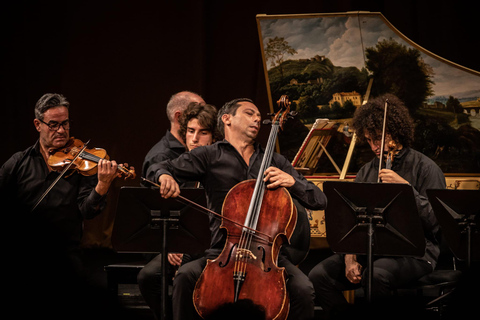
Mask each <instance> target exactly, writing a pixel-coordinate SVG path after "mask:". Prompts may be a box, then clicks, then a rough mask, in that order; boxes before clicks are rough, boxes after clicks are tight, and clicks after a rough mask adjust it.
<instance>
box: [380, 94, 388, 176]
mask: <svg viewBox="0 0 480 320" xmlns="http://www.w3.org/2000/svg"><path fill="white" fill-rule="evenodd" d="M387 108H388V99H387V100H385V112H384V114H383V128H382V142H381V145H380V160H379V163H378V177H377V182H380V170H381V169H382V162H383V151H384V148H385V131H386V130H385V128H386V127H387Z"/></svg>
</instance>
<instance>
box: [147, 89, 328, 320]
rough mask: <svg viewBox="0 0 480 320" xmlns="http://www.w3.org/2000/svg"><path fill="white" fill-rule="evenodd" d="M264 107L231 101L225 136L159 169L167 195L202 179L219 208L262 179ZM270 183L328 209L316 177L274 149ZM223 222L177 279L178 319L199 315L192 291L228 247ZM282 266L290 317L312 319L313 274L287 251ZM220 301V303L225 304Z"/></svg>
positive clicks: (221, 124) (222, 119)
mask: <svg viewBox="0 0 480 320" xmlns="http://www.w3.org/2000/svg"><path fill="white" fill-rule="evenodd" d="M260 120H261V116H260V112H259V111H258V108H257V107H256V106H255V104H254V103H253V102H252V100H250V99H246V98H241V99H235V100H232V101H230V102H227V103H226V104H225V105H224V106H223V107H222V108H221V109H220V111H219V113H218V121H217V126H218V129H219V131H220V133H221V134H222V135H223V136H224V140H223V141H218V142H216V143H214V144H213V145H211V146H206V147H200V148H196V149H194V150H192V151H190V152H188V153H184V154H182V155H181V156H179V157H178V158H177V159H174V160H169V161H165V162H162V163H161V166H160V167H159V169H158V170H157V171H156V172H155V178H156V179H155V181H158V182H159V183H160V186H161V187H160V193H161V195H162V197H164V198H169V197H176V196H178V195H179V193H180V188H179V185H178V183H183V182H185V181H200V182H201V183H202V185H203V186H204V188H205V192H206V196H207V205H208V208H209V209H210V210H213V211H215V212H216V213H219V214H220V213H221V212H222V205H223V202H224V199H225V197H226V195H227V193H228V192H229V190H230V189H232V188H233V187H234V186H235V185H237V184H238V183H239V182H242V181H244V180H248V179H256V178H257V174H258V172H259V169H260V165H261V162H262V159H263V157H264V149H263V148H262V147H261V146H260V145H259V144H258V143H257V142H256V141H255V139H256V138H257V135H258V132H259V129H260ZM263 179H264V181H265V182H266V183H267V188H271V189H275V188H278V187H285V188H286V189H287V190H288V191H289V192H290V194H291V195H292V197H295V198H296V199H297V200H298V201H299V202H300V203H301V204H302V205H304V206H305V207H307V208H311V209H323V208H325V206H326V197H325V195H324V194H323V192H322V191H321V190H320V189H319V188H318V187H316V186H315V185H314V184H313V183H311V182H309V181H307V180H306V179H305V178H304V177H303V176H301V175H300V174H298V173H297V172H296V171H295V169H294V168H293V167H292V165H291V164H290V162H289V161H288V160H287V159H286V158H285V157H283V156H281V155H279V154H277V153H274V154H273V158H272V162H271V166H270V167H269V168H268V169H267V170H266V171H265V176H264V178H263ZM220 224H221V222H220V221H219V220H217V219H213V216H211V220H210V231H211V236H212V241H211V245H210V249H208V250H207V251H206V252H205V255H204V256H203V257H201V258H199V259H197V260H194V261H191V262H189V263H186V264H184V265H182V266H181V267H180V268H179V270H178V272H177V274H176V276H175V279H174V282H173V296H172V303H173V316H174V319H182V320H186V319H195V318H196V317H198V315H197V313H196V311H195V309H194V306H193V303H192V296H193V292H194V288H195V285H196V282H197V280H198V279H199V277H200V275H201V273H202V271H203V268H204V267H205V265H206V262H207V259H215V258H216V257H217V256H218V255H219V254H220V253H221V251H222V249H223V246H224V243H225V234H224V233H222V232H221V231H220V228H219V226H220ZM278 266H279V267H285V268H286V272H287V278H288V280H287V282H286V288H287V291H288V292H289V296H290V313H289V319H311V318H312V317H313V313H314V303H313V299H314V290H313V287H312V284H311V283H310V281H309V280H308V278H307V276H306V275H305V274H303V272H302V271H301V270H300V269H298V268H297V267H296V266H295V265H294V264H292V263H291V262H290V261H288V259H287V258H286V257H285V256H283V255H282V254H280V255H279V257H278ZM219 307H220V306H219Z"/></svg>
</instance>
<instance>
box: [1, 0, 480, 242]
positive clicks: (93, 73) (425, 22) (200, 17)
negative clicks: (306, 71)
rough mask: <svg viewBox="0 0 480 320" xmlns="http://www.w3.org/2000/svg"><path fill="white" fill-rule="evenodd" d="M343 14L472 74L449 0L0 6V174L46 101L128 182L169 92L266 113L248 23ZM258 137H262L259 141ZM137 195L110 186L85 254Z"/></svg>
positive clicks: (458, 10) (463, 20)
mask: <svg viewBox="0 0 480 320" xmlns="http://www.w3.org/2000/svg"><path fill="white" fill-rule="evenodd" d="M345 11H371V12H381V13H382V14H383V15H384V16H385V17H386V19H387V20H389V21H390V22H391V23H392V24H393V25H394V26H395V27H396V28H397V29H398V30H399V31H400V32H401V33H403V34H404V35H405V36H406V37H408V38H409V39H411V40H412V41H414V42H416V43H417V44H418V45H420V46H422V47H424V48H425V49H427V50H429V51H431V52H433V53H434V54H437V55H438V56H440V57H443V58H445V59H448V60H450V61H452V62H455V63H457V64H460V65H462V66H465V67H468V68H471V69H474V70H480V61H479V59H478V49H477V47H478V44H479V43H480V41H479V40H480V36H479V27H478V11H477V10H476V8H473V7H471V6H470V5H468V4H464V3H463V1H458V0H457V1H451V0H450V1H448V0H438V1H414V0H402V1H392V0H384V1H380V0H377V1H374V0H371V1H354V0H350V1H349V0H345V1H340V0H339V1H331V0H330V1H301V0H296V1H283V0H278V1H260V0H256V1H250V0H243V1H239V0H175V1H146V0H136V1H125V0H123V1H122V0H96V1H92V0H84V1H9V3H8V4H5V3H3V4H2V8H1V10H0V12H1V13H0V14H1V16H0V20H1V24H2V26H1V29H0V30H1V32H2V35H1V38H0V39H1V40H0V41H1V58H0V63H1V72H0V74H1V83H0V92H1V98H2V101H1V104H2V109H1V110H2V113H1V114H2V119H1V126H0V128H1V137H2V141H3V146H2V150H1V152H0V163H4V162H5V161H6V160H7V159H8V158H9V157H10V156H11V155H12V154H13V153H14V152H17V151H21V150H24V149H26V148H27V147H28V146H30V145H32V144H33V143H34V142H35V141H36V139H37V138H38V133H37V132H36V131H35V129H34V126H33V118H34V114H33V108H34V105H35V102H36V101H37V100H38V99H39V98H40V97H41V96H42V95H43V94H44V93H47V92H57V93H62V94H64V95H65V96H66V97H67V99H68V100H69V101H70V103H71V108H70V118H71V119H72V121H73V122H74V126H73V127H72V129H71V135H73V136H75V137H76V138H79V139H81V140H84V141H87V140H89V139H90V140H91V142H90V146H91V147H101V148H104V149H106V150H107V151H108V154H109V155H110V157H111V158H112V159H115V160H117V161H118V162H128V163H129V164H130V165H133V166H134V167H135V168H136V169H137V172H140V170H141V167H142V162H143V158H144V156H145V154H146V153H147V151H148V150H149V149H150V148H151V147H152V146H153V145H154V144H155V143H156V142H157V141H158V140H159V139H160V138H161V136H162V135H163V134H164V133H165V131H166V129H167V128H168V121H167V119H166V115H165V106H166V103H167V101H168V99H169V97H170V96H171V95H172V94H173V93H175V92H178V91H181V90H192V91H195V92H198V93H199V94H201V95H202V96H203V97H204V98H205V100H206V101H207V102H208V103H211V104H213V105H215V106H217V107H221V106H222V105H223V104H224V103H225V102H226V101H229V100H231V99H234V98H238V97H248V98H251V99H253V100H254V101H255V102H256V104H257V106H258V107H259V108H260V110H261V111H262V113H264V114H265V113H267V112H269V107H268V96H267V90H266V84H265V77H264V72H263V64H262V58H261V53H260V44H259V38H258V30H257V24H256V18H255V16H256V15H257V14H263V13H265V14H294V13H330V12H345ZM267 136H268V130H267V128H264V129H263V131H262V133H261V136H260V142H265V141H266V138H267ZM138 184H139V178H138V177H137V179H136V180H133V181H132V180H129V181H122V180H117V181H116V182H115V185H114V187H113V189H112V190H111V192H110V196H109V202H110V205H109V207H108V208H107V212H105V213H104V214H103V215H102V216H100V217H98V218H96V219H95V220H94V221H93V222H90V223H87V225H86V230H87V235H89V236H88V237H87V240H86V245H92V246H109V245H110V244H109V240H110V238H109V235H110V232H111V222H112V221H113V217H114V214H115V211H116V208H115V204H116V201H117V195H118V190H119V188H120V187H121V186H122V185H138Z"/></svg>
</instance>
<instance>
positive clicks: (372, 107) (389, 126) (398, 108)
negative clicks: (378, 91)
mask: <svg viewBox="0 0 480 320" xmlns="http://www.w3.org/2000/svg"><path fill="white" fill-rule="evenodd" d="M386 101H388V102H387V104H388V107H387V121H386V129H385V133H386V134H390V136H391V137H392V139H393V140H394V141H396V142H398V143H400V144H402V145H403V146H404V147H409V146H411V145H412V143H413V139H414V132H415V124H414V121H413V119H412V117H411V116H410V113H409V112H408V109H407V107H405V105H404V104H403V102H402V101H401V100H400V99H399V98H397V97H396V96H394V95H392V94H385V95H383V96H380V97H377V98H375V99H373V100H371V101H369V102H367V103H366V104H365V105H363V106H361V107H359V108H358V109H357V110H356V111H355V115H354V116H353V121H352V127H353V128H354V129H355V132H356V134H357V137H358V139H359V141H360V142H365V134H366V133H368V135H369V136H370V137H371V138H372V140H374V141H378V140H381V135H382V129H383V118H384V114H385V102H386Z"/></svg>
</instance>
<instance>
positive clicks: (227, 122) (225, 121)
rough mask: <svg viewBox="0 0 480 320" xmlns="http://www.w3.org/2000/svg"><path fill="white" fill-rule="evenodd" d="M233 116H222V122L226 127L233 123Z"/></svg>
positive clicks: (226, 114)
mask: <svg viewBox="0 0 480 320" xmlns="http://www.w3.org/2000/svg"><path fill="white" fill-rule="evenodd" d="M231 116H232V115H231V114H228V113H225V114H223V115H222V121H223V124H224V125H225V126H229V125H230V123H231V122H232V121H231Z"/></svg>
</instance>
